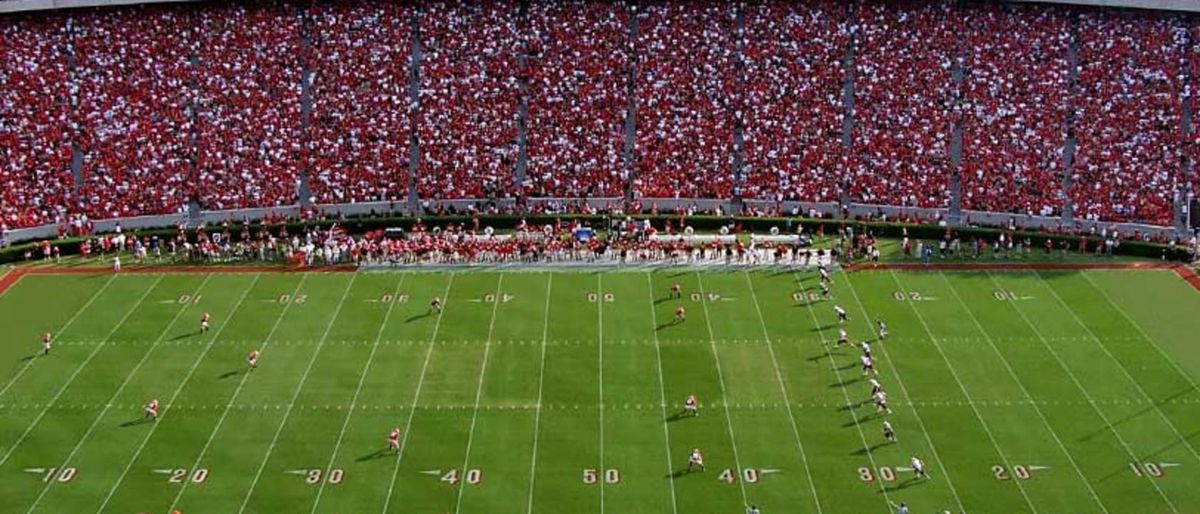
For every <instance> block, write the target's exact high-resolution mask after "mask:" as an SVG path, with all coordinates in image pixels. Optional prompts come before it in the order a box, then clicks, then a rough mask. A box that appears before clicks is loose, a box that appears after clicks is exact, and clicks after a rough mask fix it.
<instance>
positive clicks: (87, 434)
mask: <svg viewBox="0 0 1200 514" xmlns="http://www.w3.org/2000/svg"><path fill="white" fill-rule="evenodd" d="M194 278H196V279H197V281H198V284H197V281H193V282H192V283H190V284H188V285H187V286H185V287H186V289H185V291H186V292H187V293H188V294H197V293H196V292H197V291H200V290H203V288H204V285H205V284H207V283H208V281H209V279H210V278H211V275H203V276H202V277H201V276H198V277H194ZM157 284H158V285H161V277H160V281H159V282H158V283H157ZM174 310H175V312H174V313H170V314H166V315H164V316H163V317H162V319H166V320H168V321H167V323H165V324H163V323H161V321H159V320H153V321H150V320H146V324H145V326H144V327H139V328H142V329H145V330H150V329H149V328H148V327H151V326H153V327H154V329H153V330H154V331H155V332H147V334H156V335H152V336H151V337H152V338H153V341H154V343H153V344H152V345H151V346H150V348H149V349H148V350H146V351H145V352H144V353H142V355H141V357H140V358H138V359H136V364H134V365H133V367H132V368H130V369H129V370H128V371H127V372H125V373H110V374H106V376H105V377H104V378H114V377H115V376H122V377H124V378H123V379H122V380H121V381H120V382H119V383H118V384H117V386H116V388H115V389H113V390H112V393H111V394H110V395H108V396H107V398H106V399H105V400H102V401H101V403H102V404H103V405H104V407H103V408H101V409H100V411H99V413H98V414H97V415H95V416H94V417H93V418H92V419H91V421H90V422H89V423H85V426H86V427H87V428H86V429H85V430H84V431H83V433H82V434H81V435H79V436H77V437H76V441H77V442H75V444H74V445H72V446H71V447H70V448H71V450H70V452H68V453H67V454H66V456H65V457H63V458H62V459H61V460H60V461H57V462H56V464H58V467H60V468H64V469H65V468H67V467H75V466H74V464H75V462H74V461H73V459H74V458H75V456H76V455H77V454H78V453H79V450H80V449H81V448H83V445H84V444H85V443H87V442H89V440H90V438H91V436H92V434H93V433H94V432H95V430H96V427H97V426H99V424H100V422H101V420H103V419H105V415H107V414H108V413H109V412H110V411H111V409H112V406H113V405H114V404H119V403H120V402H119V400H120V399H121V394H122V393H123V392H125V389H126V388H127V387H128V385H129V384H130V383H131V382H133V380H134V378H135V377H137V375H138V372H139V371H140V370H141V369H142V367H143V366H144V365H145V363H146V362H147V361H149V360H150V357H151V356H153V355H154V353H155V352H154V350H155V349H157V348H158V347H159V344H160V343H162V341H163V339H165V338H166V337H167V334H168V333H169V332H170V330H171V328H172V327H173V326H175V324H176V323H177V322H178V321H179V318H180V317H181V316H182V315H183V313H184V312H186V308H185V307H180V306H178V305H175V306H174ZM139 321H142V320H139V319H138V318H137V317H131V318H129V323H131V324H134V325H136V324H137V323H138V322H139ZM111 355H112V354H111V353H110V354H108V355H105V357H109V356H111ZM128 357H132V356H128ZM130 360H132V359H130ZM115 361H116V362H117V363H119V364H117V366H118V367H123V366H122V365H123V364H124V363H126V362H128V360H125V361H122V360H121V359H115ZM104 363H105V361H103V360H99V361H93V364H98V365H100V366H103V365H104ZM109 371H111V370H109ZM151 398H156V397H151ZM143 400H148V399H147V398H145V397H143ZM135 401H136V400H135ZM126 419H127V420H128V419H129V418H126ZM128 423H129V422H126V423H125V424H122V425H121V426H123V427H124V426H130V425H129V424H128ZM55 483H56V482H55V481H53V480H51V481H46V482H45V484H44V485H43V486H42V487H40V488H39V492H38V494H37V495H36V496H35V497H34V498H33V502H32V503H31V504H29V507H28V509H26V510H25V511H26V512H34V511H36V510H37V508H38V505H39V504H40V503H41V501H42V499H43V498H45V496H46V493H47V492H49V491H50V488H51V487H52V486H53V485H54V484H55ZM82 483H83V482H81V484H82ZM87 484H88V486H89V487H92V488H94V487H95V485H94V484H95V482H93V481H88V482H87Z"/></svg>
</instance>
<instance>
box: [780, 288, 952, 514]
mask: <svg viewBox="0 0 1200 514" xmlns="http://www.w3.org/2000/svg"><path fill="white" fill-rule="evenodd" d="M792 279H793V280H795V281H796V284H797V285H800V284H801V283H802V282H801V279H800V276H799V275H797V274H796V272H792ZM848 283H849V282H848V281H847V284H848ZM801 289H803V287H802V288H801ZM805 292H807V290H805ZM805 308H806V309H807V310H808V315H809V317H810V318H812V321H813V327H815V328H817V329H818V330H817V334H819V335H820V337H821V348H823V349H825V352H826V357H827V359H826V360H828V361H829V369H830V370H831V371H833V377H834V379H835V380H837V381H838V387H839V388H841V390H842V398H844V399H845V401H846V403H845V404H844V405H845V407H846V410H847V411H849V412H850V419H851V421H853V422H854V428H855V429H856V430H857V431H858V439H859V441H861V442H862V445H863V450H864V451H866V452H867V462H869V463H871V470H872V472H878V470H879V464H878V463H877V462H876V461H875V452H873V451H871V443H870V442H868V441H867V435H866V433H865V432H863V428H862V422H861V421H859V419H858V413H857V412H855V411H854V400H851V399H850V391H849V390H848V389H846V385H845V382H844V381H843V380H842V372H841V370H839V369H838V367H837V363H836V362H835V361H834V360H833V352H831V351H829V350H828V348H829V342H828V340H827V339H826V338H825V331H823V330H820V327H821V321H820V320H819V319H817V312H816V310H815V309H813V306H812V301H807V302H806V303H805ZM864 314H865V312H864ZM897 380H899V379H897ZM901 388H903V386H901ZM907 394H908V393H907V392H906V393H905V395H906V396H907ZM913 410H914V411H915V410H916V409H913ZM921 430H925V427H924V426H922V427H921ZM926 437H928V435H926ZM939 465H940V464H939ZM876 483H877V485H878V486H879V492H880V493H881V494H883V502H884V503H885V504H887V506H885V507H884V508H885V509H887V511H888V512H891V511H892V510H891V504H892V499H891V498H890V497H889V496H888V492H887V487H886V486H885V485H884V484H883V480H876Z"/></svg>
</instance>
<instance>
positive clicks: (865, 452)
mask: <svg viewBox="0 0 1200 514" xmlns="http://www.w3.org/2000/svg"><path fill="white" fill-rule="evenodd" d="M888 444H890V443H878V444H873V445H871V446H869V447H867V448H859V449H857V450H854V451H852V452H850V455H854V456H863V455H869V454H870V453H871V452H873V451H875V450H878V449H880V448H883V447H884V446H887V445H888Z"/></svg>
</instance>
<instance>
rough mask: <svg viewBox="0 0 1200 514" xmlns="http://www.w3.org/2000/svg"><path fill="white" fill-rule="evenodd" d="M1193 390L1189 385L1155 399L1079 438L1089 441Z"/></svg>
mask: <svg viewBox="0 0 1200 514" xmlns="http://www.w3.org/2000/svg"><path fill="white" fill-rule="evenodd" d="M1193 391H1195V389H1193V388H1191V387H1189V388H1187V389H1183V390H1181V391H1179V392H1178V393H1175V394H1173V395H1171V396H1168V397H1166V398H1163V399H1161V400H1158V401H1155V402H1154V404H1153V405H1151V406H1149V407H1144V408H1142V409H1139V410H1138V411H1137V412H1133V413H1130V414H1128V415H1126V416H1125V417H1123V418H1121V419H1118V420H1116V421H1113V422H1112V424H1109V425H1104V426H1103V427H1101V428H1099V429H1097V430H1094V431H1092V432H1090V433H1088V434H1087V435H1085V436H1083V437H1080V438H1079V440H1080V441H1088V440H1091V439H1092V438H1094V437H1096V436H1098V435H1100V434H1101V433H1104V432H1108V431H1109V430H1115V429H1116V427H1117V425H1123V424H1125V423H1128V422H1130V421H1133V419H1134V418H1137V417H1140V416H1143V415H1145V414H1147V413H1149V412H1150V411H1152V410H1158V409H1159V408H1160V407H1161V406H1162V405H1164V404H1166V403H1169V402H1171V401H1173V400H1175V399H1178V398H1179V397H1181V396H1184V395H1186V394H1189V393H1191V392H1193Z"/></svg>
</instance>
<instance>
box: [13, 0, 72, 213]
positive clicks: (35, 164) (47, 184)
mask: <svg viewBox="0 0 1200 514" xmlns="http://www.w3.org/2000/svg"><path fill="white" fill-rule="evenodd" d="M69 54H70V43H69V37H68V34H67V24H66V17H64V16H58V15H53V14H52V15H45V14H36V15H22V16H9V17H3V18H0V216H2V219H0V223H3V224H5V225H7V226H9V227H11V228H19V227H28V226H34V225H44V224H49V223H55V222H56V221H59V220H61V219H62V218H63V215H64V214H65V207H66V206H67V205H68V204H69V203H70V189H71V186H72V182H73V178H72V176H71V166H70V163H71V139H72V136H73V135H72V129H71V125H72V123H71V122H72V120H71V116H72V106H73V105H74V103H75V96H76V92H75V90H74V88H73V82H72V81H71V79H70V75H71V73H70V70H69V64H68V59H69Z"/></svg>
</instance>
